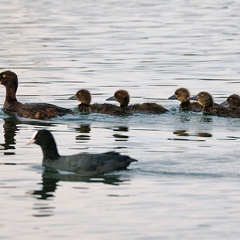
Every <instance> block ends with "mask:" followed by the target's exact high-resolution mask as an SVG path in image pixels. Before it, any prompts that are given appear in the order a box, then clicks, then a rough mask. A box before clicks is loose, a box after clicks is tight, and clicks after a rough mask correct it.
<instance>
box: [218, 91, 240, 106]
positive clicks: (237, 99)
mask: <svg viewBox="0 0 240 240" xmlns="http://www.w3.org/2000/svg"><path fill="white" fill-rule="evenodd" d="M221 105H222V106H228V107H240V96H239V95H238V94H232V95H230V96H229V97H228V98H227V100H226V101H224V102H222V103H221Z"/></svg>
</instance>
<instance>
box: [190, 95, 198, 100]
mask: <svg viewBox="0 0 240 240" xmlns="http://www.w3.org/2000/svg"><path fill="white" fill-rule="evenodd" d="M188 99H189V100H198V97H197V96H192V97H189V98H188Z"/></svg>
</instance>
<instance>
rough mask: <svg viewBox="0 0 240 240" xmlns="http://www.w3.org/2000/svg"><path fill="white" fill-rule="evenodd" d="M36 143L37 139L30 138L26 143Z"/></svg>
mask: <svg viewBox="0 0 240 240" xmlns="http://www.w3.org/2000/svg"><path fill="white" fill-rule="evenodd" d="M34 143H35V139H33V138H32V139H30V140H29V141H28V142H27V143H26V145H30V144H34Z"/></svg>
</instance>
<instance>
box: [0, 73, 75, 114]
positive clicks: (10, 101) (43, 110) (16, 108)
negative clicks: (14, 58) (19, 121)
mask: <svg viewBox="0 0 240 240" xmlns="http://www.w3.org/2000/svg"><path fill="white" fill-rule="evenodd" d="M0 84H2V85H4V86H5V88H6V96H5V102H4V105H3V108H4V111H5V112H6V113H7V114H8V115H11V116H18V117H25V118H32V119H49V118H52V117H56V116H63V115H65V114H69V113H70V114H73V112H72V110H71V109H67V108H62V107H58V106H56V105H53V104H49V103H21V102H19V101H18V100H17V98H16V92H17V88H18V77H17V75H16V74H15V73H14V72H12V71H5V72H2V73H0Z"/></svg>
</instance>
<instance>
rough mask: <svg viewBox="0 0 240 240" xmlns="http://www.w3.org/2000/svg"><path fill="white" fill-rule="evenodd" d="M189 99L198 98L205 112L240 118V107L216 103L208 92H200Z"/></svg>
mask: <svg viewBox="0 0 240 240" xmlns="http://www.w3.org/2000/svg"><path fill="white" fill-rule="evenodd" d="M189 99H190V100H191V99H192V100H197V102H198V103H199V104H201V105H202V106H203V113H204V114H209V115H214V116H219V117H233V118H240V109H238V108H229V107H224V106H221V105H219V104H215V103H214V101H213V97H212V95H211V94H210V93H208V92H200V93H198V94H197V96H193V97H190V98H189Z"/></svg>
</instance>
